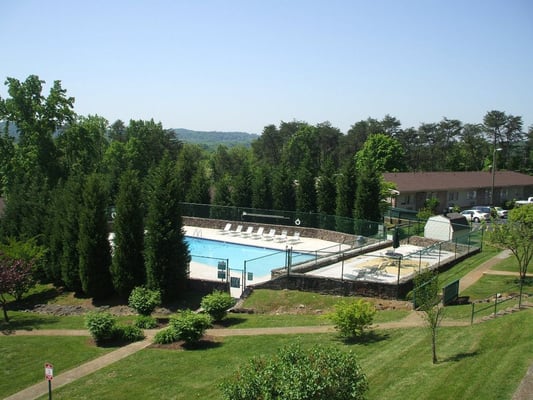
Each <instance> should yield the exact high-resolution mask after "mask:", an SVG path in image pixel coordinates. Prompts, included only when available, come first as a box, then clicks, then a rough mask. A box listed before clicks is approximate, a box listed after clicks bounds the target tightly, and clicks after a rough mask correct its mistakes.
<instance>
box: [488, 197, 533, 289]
mask: <svg viewBox="0 0 533 400" xmlns="http://www.w3.org/2000/svg"><path fill="white" fill-rule="evenodd" d="M488 239H489V241H490V242H491V243H492V244H493V245H494V246H496V247H500V248H503V249H508V250H510V251H511V252H512V253H513V255H514V256H515V258H516V260H517V262H518V272H519V273H520V279H522V280H523V279H525V278H526V274H527V269H528V267H529V264H530V263H531V260H532V259H533V205H530V204H527V205H523V206H520V207H518V208H514V209H512V210H510V211H509V216H508V222H507V223H505V224H492V226H491V229H490V230H488Z"/></svg>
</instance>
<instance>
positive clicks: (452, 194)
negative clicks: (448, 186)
mask: <svg viewBox="0 0 533 400" xmlns="http://www.w3.org/2000/svg"><path fill="white" fill-rule="evenodd" d="M457 200H459V192H448V201H457Z"/></svg>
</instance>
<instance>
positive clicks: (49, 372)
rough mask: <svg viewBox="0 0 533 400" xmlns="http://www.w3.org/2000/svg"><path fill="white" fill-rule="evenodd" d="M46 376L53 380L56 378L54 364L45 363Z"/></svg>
mask: <svg viewBox="0 0 533 400" xmlns="http://www.w3.org/2000/svg"><path fill="white" fill-rule="evenodd" d="M44 378H45V379H46V380H47V381H51V380H52V379H53V378H54V366H53V365H52V364H50V363H46V364H44Z"/></svg>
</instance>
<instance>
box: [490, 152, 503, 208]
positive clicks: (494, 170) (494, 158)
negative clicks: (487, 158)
mask: <svg viewBox="0 0 533 400" xmlns="http://www.w3.org/2000/svg"><path fill="white" fill-rule="evenodd" d="M497 151H501V148H499V147H498V148H496V143H495V144H494V149H493V150H492V186H491V189H490V205H491V206H493V207H494V181H495V178H496V152H497Z"/></svg>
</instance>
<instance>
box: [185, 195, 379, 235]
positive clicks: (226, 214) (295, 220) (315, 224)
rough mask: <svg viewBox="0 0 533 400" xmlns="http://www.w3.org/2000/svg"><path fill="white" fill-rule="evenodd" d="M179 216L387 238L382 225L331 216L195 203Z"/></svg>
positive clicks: (186, 206)
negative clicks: (298, 227)
mask: <svg viewBox="0 0 533 400" xmlns="http://www.w3.org/2000/svg"><path fill="white" fill-rule="evenodd" d="M181 212H182V215H183V216H187V217H197V218H208V219H221V220H230V221H242V222H243V223H254V224H272V225H285V226H292V227H296V226H300V227H306V228H317V229H325V230H331V231H336V232H342V233H346V234H350V235H361V236H365V237H368V238H376V239H384V238H386V229H385V228H384V224H383V223H382V222H375V221H368V220H357V219H352V218H346V217H338V216H334V215H326V214H318V213H308V212H301V211H283V210H264V209H257V208H248V207H231V206H219V205H212V204H195V203H181Z"/></svg>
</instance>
